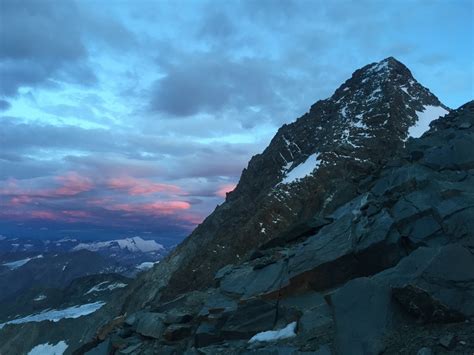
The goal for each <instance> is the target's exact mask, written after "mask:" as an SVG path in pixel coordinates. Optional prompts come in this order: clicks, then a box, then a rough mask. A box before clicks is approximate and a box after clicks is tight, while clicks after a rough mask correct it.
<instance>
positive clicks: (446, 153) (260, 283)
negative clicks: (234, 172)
mask: <svg viewBox="0 0 474 355" xmlns="http://www.w3.org/2000/svg"><path fill="white" fill-rule="evenodd" d="M473 152H474V102H469V103H468V104H466V105H464V106H462V107H461V108H459V109H458V110H455V111H452V112H451V113H450V114H448V115H447V116H445V117H443V118H440V119H439V120H436V121H434V122H433V123H432V124H431V129H430V130H429V131H428V132H427V133H425V134H424V135H423V136H422V137H421V138H419V139H410V140H408V141H407V142H406V145H405V147H404V148H402V149H399V150H398V152H397V154H395V156H393V157H392V159H390V160H389V161H388V162H387V163H386V164H385V165H384V167H383V168H381V169H380V171H379V172H378V173H377V174H372V175H369V176H367V177H366V178H365V179H364V180H360V182H359V184H357V186H356V189H355V190H360V191H363V192H362V193H360V194H356V196H355V197H354V198H352V199H350V200H349V201H347V202H346V203H342V204H340V206H339V207H337V208H335V209H332V210H329V211H327V210H325V209H324V208H323V209H321V208H315V209H314V210H313V214H314V216H317V217H315V218H313V221H323V222H321V223H319V224H317V223H316V222H314V223H312V224H311V225H309V224H306V229H304V228H303V226H300V228H299V232H300V235H301V236H302V237H301V238H297V239H295V240H293V241H291V242H286V243H277V244H274V245H264V246H262V247H261V248H254V249H253V252H252V253H251V255H250V257H249V258H248V259H247V260H246V261H244V262H237V263H235V264H233V265H226V266H225V267H223V268H221V269H220V270H218V271H217V273H216V274H215V275H214V276H213V282H212V286H211V287H207V288H206V289H203V288H200V289H199V290H193V291H189V292H184V293H182V294H180V295H179V296H177V297H176V298H173V299H171V300H168V301H156V302H154V303H151V302H150V303H148V304H147V306H146V307H144V308H142V309H140V310H137V311H128V312H127V313H125V314H123V318H122V320H121V322H120V325H119V326H118V327H116V328H115V330H113V331H112V332H111V333H109V334H108V335H107V336H105V337H103V338H102V339H104V338H105V340H104V341H102V342H100V343H99V340H97V341H96V342H95V343H90V344H87V345H86V346H85V347H83V348H82V349H81V351H85V350H89V349H91V348H92V347H93V346H96V347H95V348H94V349H93V351H97V353H104V354H106V353H109V352H113V351H116V352H117V353H127V354H153V353H159V354H183V353H186V354H307V353H310V354H382V353H383V354H400V353H402V354H416V353H419V354H432V353H450V352H452V353H456V354H471V353H472V352H473V350H474V336H473V334H474V326H473V325H472V324H473V323H472V322H473V320H474V154H473ZM354 184H355V183H354ZM326 211H327V212H326ZM156 269H157V270H158V268H156ZM155 272H156V270H155ZM146 276H147V277H146V278H144V280H145V281H148V282H149V280H150V277H154V275H153V273H149V274H147V275H146ZM142 282H143V280H142ZM148 285H149V284H148ZM141 290H142V292H146V291H145V290H144V289H143V288H142V289H141ZM149 292H155V290H149ZM134 296H136V295H135V294H134V295H132V296H131V297H134ZM137 296H138V295H137ZM138 297H139V298H141V295H140V296H138ZM267 331H273V332H270V333H265V334H264V335H262V334H261V333H262V332H267ZM259 333H260V335H258V336H257V338H259V339H260V340H263V341H252V340H251V339H253V337H254V336H256V335H257V334H259ZM285 336H286V337H285ZM269 338H270V339H269ZM265 339H266V341H265ZM100 340H101V339H100ZM418 351H420V352H418ZM91 354H92V352H91Z"/></svg>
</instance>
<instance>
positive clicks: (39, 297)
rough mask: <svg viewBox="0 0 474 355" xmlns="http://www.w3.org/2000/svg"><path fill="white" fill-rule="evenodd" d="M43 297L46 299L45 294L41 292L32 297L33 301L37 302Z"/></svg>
mask: <svg viewBox="0 0 474 355" xmlns="http://www.w3.org/2000/svg"><path fill="white" fill-rule="evenodd" d="M45 299H46V295H45V294H42V293H41V294H39V295H38V296H36V297H35V298H33V301H35V302H39V301H42V300H45Z"/></svg>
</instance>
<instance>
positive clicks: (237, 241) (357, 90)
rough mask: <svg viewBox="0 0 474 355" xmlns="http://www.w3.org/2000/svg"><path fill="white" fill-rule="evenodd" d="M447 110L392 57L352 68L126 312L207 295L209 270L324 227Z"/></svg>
mask: <svg viewBox="0 0 474 355" xmlns="http://www.w3.org/2000/svg"><path fill="white" fill-rule="evenodd" d="M448 110H449V109H448V108H447V107H446V106H444V105H443V104H442V103H441V102H440V101H439V100H438V98H436V96H434V95H433V94H432V93H431V92H430V91H429V90H428V89H427V88H425V87H423V86H422V85H421V84H419V83H418V82H417V81H416V80H415V79H414V78H413V76H412V74H411V72H410V70H409V69H408V68H407V67H405V66H404V65H403V64H402V63H400V62H399V61H397V60H396V59H394V58H392V57H390V58H387V59H384V60H382V61H380V62H378V63H373V64H369V65H367V66H365V67H363V68H361V69H358V70H356V71H355V72H354V74H353V75H352V77H351V78H350V79H348V80H347V81H346V82H345V83H344V84H342V85H341V86H340V87H339V88H338V89H337V90H336V91H335V93H334V94H333V95H332V96H331V97H330V98H328V99H325V100H321V101H318V102H317V103H315V104H314V105H313V106H312V107H311V109H310V111H309V112H308V113H306V114H305V115H303V116H302V117H300V118H299V119H297V120H296V121H295V122H293V123H291V124H286V125H284V126H283V127H281V128H280V129H279V130H278V132H277V134H276V135H275V137H274V138H273V139H272V141H271V143H270V145H269V146H268V147H267V148H266V149H265V150H264V152H263V153H262V154H258V155H256V156H254V157H253V158H252V159H251V161H250V162H249V165H248V167H247V168H246V169H244V171H243V172H242V176H241V179H240V181H239V183H238V185H237V187H236V189H235V190H234V191H233V192H231V193H230V194H228V196H227V199H226V201H225V203H224V204H222V205H221V206H218V207H217V208H216V210H215V211H214V212H213V213H212V214H211V215H210V216H209V217H207V218H206V220H205V221H204V222H203V223H202V224H201V225H199V226H198V227H197V228H196V229H195V230H194V232H193V233H192V234H191V235H190V236H189V237H188V238H187V239H186V240H185V241H184V242H183V243H182V244H181V245H180V246H179V247H178V248H177V249H176V250H175V251H174V253H173V254H172V255H170V256H169V257H168V258H167V260H166V261H164V262H162V263H160V265H158V266H157V267H156V268H155V270H154V271H152V272H151V273H150V274H149V275H147V276H146V277H147V279H149V282H153V284H154V288H155V290H156V291H155V292H154V293H153V295H150V293H149V292H143V293H141V292H136V293H135V294H136V296H135V297H134V299H133V301H130V303H129V304H130V307H132V308H133V307H134V305H135V306H136V307H141V306H142V305H144V304H148V302H151V301H152V300H153V301H156V300H158V299H160V300H166V299H171V298H173V297H175V296H176V295H178V294H180V293H182V292H186V291H190V290H194V289H201V288H204V287H208V286H209V285H211V284H212V283H213V282H214V281H213V280H214V274H215V273H216V272H217V270H219V269H220V268H222V267H223V266H225V265H227V264H234V263H239V262H242V261H244V260H246V259H248V258H249V257H250V256H251V253H252V252H253V251H254V250H255V249H256V248H262V247H263V248H265V246H268V245H273V246H274V245H278V244H279V243H280V244H285V243H288V242H291V240H295V239H298V237H300V236H304V235H305V234H307V233H310V232H314V230H316V229H317V228H320V227H321V226H322V225H324V223H325V222H324V220H323V219H318V218H317V216H318V215H320V216H322V215H323V212H325V213H326V212H330V211H332V210H334V208H335V207H337V206H340V205H341V204H342V203H345V202H347V201H349V200H350V199H352V198H353V197H354V196H355V195H356V194H357V193H358V192H359V190H360V189H361V186H360V185H361V182H362V184H363V182H364V181H370V180H371V179H372V178H373V177H374V176H375V175H376V174H377V172H378V171H379V170H380V168H381V167H382V166H383V165H384V164H385V163H386V162H387V160H388V158H391V157H392V156H393V155H394V154H395V153H396V152H397V151H399V150H400V149H401V148H402V147H403V146H404V145H405V142H406V140H407V139H408V137H409V135H410V133H411V132H412V131H411V127H414V126H416V125H417V124H418V123H420V119H422V118H423V119H424V120H425V121H423V124H424V125H425V126H426V128H429V126H428V125H427V124H426V122H428V121H430V120H433V119H436V118H438V117H439V116H441V115H443V114H446V113H448ZM426 114H428V116H429V117H428V116H427V115H426ZM425 116H426V117H425ZM315 216H316V217H315ZM143 287H147V286H145V285H144V286H143Z"/></svg>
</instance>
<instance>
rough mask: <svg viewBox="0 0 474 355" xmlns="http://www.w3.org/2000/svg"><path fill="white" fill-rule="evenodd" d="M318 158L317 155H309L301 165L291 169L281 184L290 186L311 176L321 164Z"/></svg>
mask: <svg viewBox="0 0 474 355" xmlns="http://www.w3.org/2000/svg"><path fill="white" fill-rule="evenodd" d="M318 157H319V153H314V154H311V155H310V156H309V157H308V158H306V160H305V161H304V162H303V163H301V164H300V165H297V166H296V167H294V168H293V169H291V170H290V171H289V172H288V173H287V174H286V176H285V178H284V179H283V180H282V183H283V184H291V183H293V182H295V181H298V180H300V179H303V178H304V177H306V176H308V175H309V174H311V173H312V172H313V170H314V169H317V168H318V167H319V165H320V164H321V160H319V159H318ZM287 165H288V164H287Z"/></svg>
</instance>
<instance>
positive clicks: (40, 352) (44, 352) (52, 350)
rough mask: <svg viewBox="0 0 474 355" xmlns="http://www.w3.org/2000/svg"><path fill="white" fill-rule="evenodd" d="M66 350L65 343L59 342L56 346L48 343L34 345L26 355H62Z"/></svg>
mask: <svg viewBox="0 0 474 355" xmlns="http://www.w3.org/2000/svg"><path fill="white" fill-rule="evenodd" d="M67 348H68V345H67V344H66V342H65V341H63V340H61V341H60V342H59V343H57V344H56V345H52V344H50V343H45V344H40V345H36V346H35V347H34V348H33V349H31V350H30V352H29V353H28V354H27V355H62V354H64V352H65V351H66V349H67Z"/></svg>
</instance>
